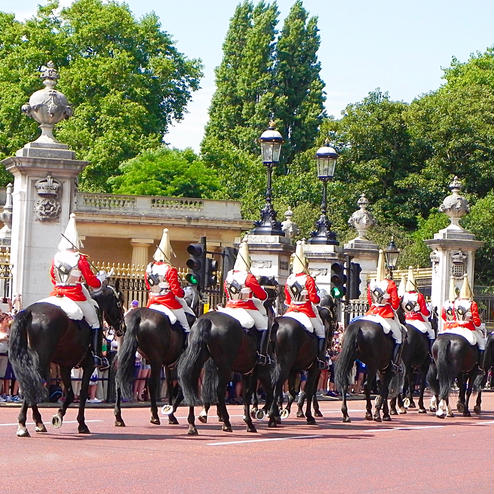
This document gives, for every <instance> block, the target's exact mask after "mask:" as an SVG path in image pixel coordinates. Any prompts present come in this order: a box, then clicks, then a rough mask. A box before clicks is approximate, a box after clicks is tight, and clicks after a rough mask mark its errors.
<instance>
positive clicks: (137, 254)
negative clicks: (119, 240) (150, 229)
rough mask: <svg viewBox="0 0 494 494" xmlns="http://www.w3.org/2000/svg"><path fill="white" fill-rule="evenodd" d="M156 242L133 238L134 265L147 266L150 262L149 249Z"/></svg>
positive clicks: (131, 241) (131, 242) (131, 243)
mask: <svg viewBox="0 0 494 494" xmlns="http://www.w3.org/2000/svg"><path fill="white" fill-rule="evenodd" d="M153 243H154V240H153V239H149V238H132V239H131V240H130V245H132V264H134V265H137V266H146V265H147V263H148V262H149V247H150V246H151V245H153Z"/></svg>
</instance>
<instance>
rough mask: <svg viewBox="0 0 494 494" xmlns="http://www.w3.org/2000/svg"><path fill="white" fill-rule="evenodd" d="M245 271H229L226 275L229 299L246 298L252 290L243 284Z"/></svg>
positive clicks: (245, 277)
mask: <svg viewBox="0 0 494 494" xmlns="http://www.w3.org/2000/svg"><path fill="white" fill-rule="evenodd" d="M246 279H247V273H244V272H238V273H235V272H232V271H230V272H229V273H228V275H227V277H226V280H225V284H226V291H227V292H228V297H229V298H230V300H248V299H249V298H250V294H251V292H252V290H251V289H250V288H249V287H246V286H245V280H246Z"/></svg>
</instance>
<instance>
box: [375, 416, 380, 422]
mask: <svg viewBox="0 0 494 494" xmlns="http://www.w3.org/2000/svg"><path fill="white" fill-rule="evenodd" d="M374 422H382V418H381V417H379V416H375V417H374Z"/></svg>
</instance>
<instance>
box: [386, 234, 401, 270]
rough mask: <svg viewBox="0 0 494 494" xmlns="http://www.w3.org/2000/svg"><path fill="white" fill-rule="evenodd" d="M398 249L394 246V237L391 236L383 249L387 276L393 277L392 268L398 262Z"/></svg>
mask: <svg viewBox="0 0 494 494" xmlns="http://www.w3.org/2000/svg"><path fill="white" fill-rule="evenodd" d="M399 255H400V249H398V247H396V245H395V240H394V237H391V240H390V241H389V244H388V246H387V247H386V248H385V249H384V257H385V258H386V267H387V268H388V270H389V277H390V278H391V279H393V270H394V269H395V268H396V265H397V264H398V256H399Z"/></svg>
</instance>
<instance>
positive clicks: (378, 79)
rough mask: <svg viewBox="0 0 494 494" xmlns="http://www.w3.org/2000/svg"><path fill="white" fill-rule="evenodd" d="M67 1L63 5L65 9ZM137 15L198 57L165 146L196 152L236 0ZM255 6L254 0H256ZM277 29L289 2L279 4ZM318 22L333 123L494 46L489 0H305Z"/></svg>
mask: <svg viewBox="0 0 494 494" xmlns="http://www.w3.org/2000/svg"><path fill="white" fill-rule="evenodd" d="M39 3H41V4H44V3H45V2H44V1H43V0H39V1H36V0H0V10H1V11H3V12H12V13H14V14H15V15H16V18H17V19H19V20H24V19H26V18H29V17H31V16H32V15H33V14H34V13H35V11H36V6H37V5H38V4H39ZM70 3H71V0H62V1H61V4H62V5H64V6H66V5H69V4H70ZM125 3H126V4H127V5H128V6H129V7H130V9H131V11H132V12H133V13H134V15H135V17H136V18H140V17H142V16H143V15H144V14H146V13H149V12H154V13H155V14H156V15H157V16H158V17H159V18H160V20H161V25H162V29H163V30H164V31H167V32H168V33H169V34H170V35H171V37H172V39H173V40H174V42H175V43H176V46H177V48H178V50H179V51H180V52H181V53H183V54H184V55H185V56H186V57H188V58H199V59H201V61H202V63H203V71H204V77H203V79H202V80H201V89H200V90H198V91H196V92H195V93H194V95H193V99H192V101H191V102H190V103H189V105H188V107H187V110H188V113H187V114H186V116H185V118H184V119H183V120H182V121H181V122H178V123H176V124H174V126H173V127H172V128H171V129H170V132H169V133H168V134H166V136H165V141H166V142H167V143H168V144H169V145H171V146H173V147H176V148H179V149H184V148H186V147H192V148H193V149H194V150H195V151H198V150H199V146H200V142H201V140H202V137H203V134H204V126H205V124H206V122H207V120H208V108H209V104H210V101H211V97H212V95H213V93H214V90H215V75H214V69H215V67H217V66H218V65H219V64H220V63H221V59H222V45H223V42H224V39H225V36H226V32H227V30H228V26H229V22H230V19H231V17H232V15H233V12H234V10H235V7H236V6H237V5H238V3H239V1H237V0H209V1H203V0H192V1H191V0H189V1H185V2H183V3H182V2H178V1H176V0H173V1H172V0H127V1H126V2H125ZM254 3H257V0H254ZM277 4H278V7H279V10H280V16H279V24H278V29H280V30H281V27H282V25H283V21H284V19H285V17H286V16H287V14H288V12H289V10H290V8H291V6H292V5H293V0H278V2H277ZM303 5H304V7H305V9H306V10H307V11H308V12H309V14H310V15H311V16H316V17H317V18H318V27H319V30H320V37H321V47H320V49H319V52H318V57H319V60H320V62H321V77H322V80H323V81H324V82H325V84H326V98H327V99H326V110H327V112H328V114H329V115H334V116H335V117H336V118H339V117H340V116H341V112H342V110H344V108H345V107H346V105H348V104H349V103H355V102H357V101H361V100H362V99H363V98H364V97H365V96H367V94H368V93H369V92H370V91H373V90H374V89H376V88H380V89H381V90H383V91H387V92H388V93H389V95H390V97H391V99H392V100H399V101H406V102H411V101H412V100H413V99H415V98H417V97H418V96H420V95H422V94H424V93H427V92H430V91H433V90H435V89H437V88H438V87H439V86H440V85H441V83H442V79H441V77H442V75H443V71H442V68H446V67H448V66H449V65H450V63H451V59H452V57H456V58H457V59H458V60H460V61H467V60H468V58H469V56H470V54H472V53H475V52H477V51H481V52H483V51H485V49H486V48H487V47H488V46H493V45H494V2H493V1H492V0H469V1H468V2H467V1H465V0H415V1H410V0H409V1H403V0H401V1H400V0H375V1H374V2H369V1H368V0H353V1H350V0H347V1H342V0H340V1H334V0H304V1H303Z"/></svg>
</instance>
